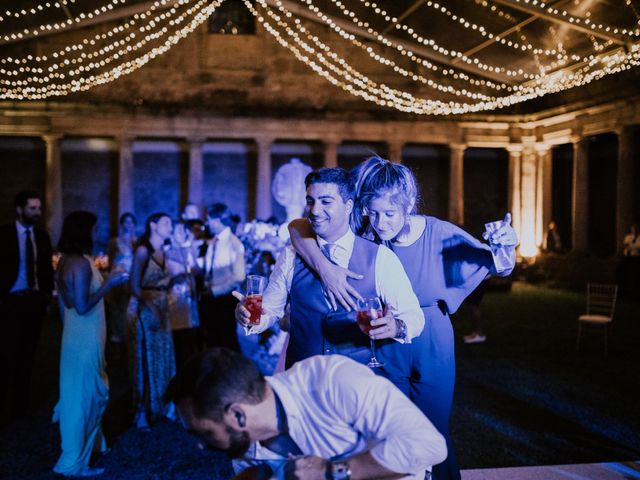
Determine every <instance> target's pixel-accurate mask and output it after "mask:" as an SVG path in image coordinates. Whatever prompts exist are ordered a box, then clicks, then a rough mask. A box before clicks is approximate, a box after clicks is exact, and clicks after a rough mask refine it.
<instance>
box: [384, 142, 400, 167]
mask: <svg viewBox="0 0 640 480" xmlns="http://www.w3.org/2000/svg"><path fill="white" fill-rule="evenodd" d="M403 146H404V142H403V141H402V140H396V141H390V142H388V143H387V147H388V149H389V160H390V161H391V162H393V163H402V147H403Z"/></svg>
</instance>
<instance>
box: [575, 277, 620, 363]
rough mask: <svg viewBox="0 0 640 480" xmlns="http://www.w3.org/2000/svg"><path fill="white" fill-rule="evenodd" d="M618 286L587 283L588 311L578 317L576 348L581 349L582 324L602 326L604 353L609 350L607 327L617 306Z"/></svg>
mask: <svg viewBox="0 0 640 480" xmlns="http://www.w3.org/2000/svg"><path fill="white" fill-rule="evenodd" d="M617 296H618V286H617V285H609V284H602V283H588V284H587V313H585V314H582V315H580V316H579V317H578V339H577V341H576V350H577V351H580V337H581V335H582V326H583V325H584V326H596V327H598V326H600V327H603V329H604V354H605V355H607V353H608V351H609V345H608V339H607V329H608V327H609V324H610V323H611V322H612V321H613V311H614V309H615V306H616V298H617Z"/></svg>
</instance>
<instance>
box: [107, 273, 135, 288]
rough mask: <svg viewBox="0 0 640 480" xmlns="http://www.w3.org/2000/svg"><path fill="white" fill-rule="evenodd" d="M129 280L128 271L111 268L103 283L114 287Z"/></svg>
mask: <svg viewBox="0 0 640 480" xmlns="http://www.w3.org/2000/svg"><path fill="white" fill-rule="evenodd" d="M128 281H129V272H123V271H119V270H111V272H109V275H108V276H107V279H106V280H105V283H107V284H108V285H109V287H116V286H118V285H122V284H123V283H127V282H128Z"/></svg>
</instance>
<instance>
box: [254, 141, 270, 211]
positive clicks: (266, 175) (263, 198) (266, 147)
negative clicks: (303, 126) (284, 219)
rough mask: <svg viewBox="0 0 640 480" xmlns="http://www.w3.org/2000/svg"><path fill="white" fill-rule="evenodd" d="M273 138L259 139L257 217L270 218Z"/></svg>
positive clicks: (257, 142)
mask: <svg viewBox="0 0 640 480" xmlns="http://www.w3.org/2000/svg"><path fill="white" fill-rule="evenodd" d="M272 143H273V139H272V138H257V139H256V144H257V145H258V181H257V185H256V216H257V217H258V218H261V219H263V220H266V219H267V218H269V217H270V216H271V214H272V210H271V144H272Z"/></svg>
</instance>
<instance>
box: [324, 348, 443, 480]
mask: <svg viewBox="0 0 640 480" xmlns="http://www.w3.org/2000/svg"><path fill="white" fill-rule="evenodd" d="M334 358H339V357H337V356H334ZM332 363H333V364H332V365H331V367H330V368H329V369H328V370H329V372H327V373H328V376H330V382H331V384H332V385H333V387H332V388H330V389H329V392H330V393H329V395H331V399H330V401H331V402H335V403H334V405H335V407H336V409H335V411H336V412H337V413H338V415H340V416H342V417H343V419H344V421H345V422H347V423H348V424H350V425H353V428H354V429H356V430H357V431H359V432H360V433H361V434H362V435H363V436H364V437H365V438H366V439H367V441H368V443H370V444H372V445H373V446H372V447H371V448H370V449H369V452H370V453H371V455H372V456H373V458H374V459H375V460H376V461H377V462H378V463H379V464H380V465H382V466H384V467H386V468H387V469H389V470H391V471H393V472H397V473H400V474H411V475H415V474H417V473H419V472H421V471H424V470H426V469H428V468H429V467H431V466H432V465H435V464H438V463H440V462H442V461H443V460H444V459H445V458H446V456H447V447H446V443H445V440H444V437H443V436H442V435H441V434H440V433H439V432H438V430H436V428H435V427H434V426H433V424H432V423H431V422H430V421H429V420H428V419H427V417H425V416H424V414H423V413H422V412H421V411H420V410H419V409H418V407H416V406H415V405H414V404H413V403H412V402H411V401H410V400H409V399H408V398H407V397H406V396H405V395H404V394H403V393H402V392H401V391H400V390H398V388H396V387H395V386H394V385H393V384H392V383H391V382H390V381H389V380H387V379H386V378H383V377H381V376H378V375H376V374H374V373H373V372H372V371H371V370H370V369H367V368H364V367H363V366H362V365H360V364H357V363H356V362H354V361H352V360H349V359H346V358H342V359H340V360H339V361H334V362H332Z"/></svg>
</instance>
